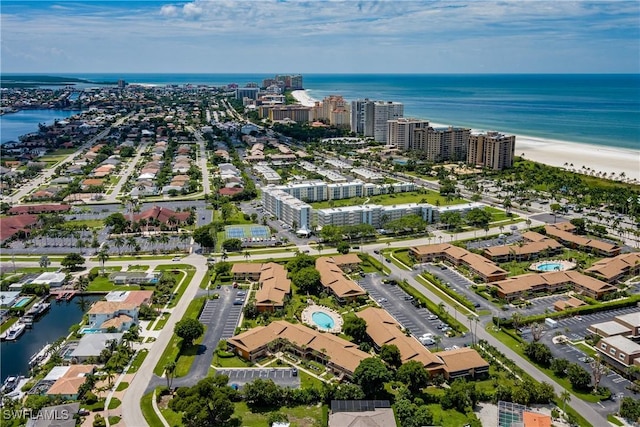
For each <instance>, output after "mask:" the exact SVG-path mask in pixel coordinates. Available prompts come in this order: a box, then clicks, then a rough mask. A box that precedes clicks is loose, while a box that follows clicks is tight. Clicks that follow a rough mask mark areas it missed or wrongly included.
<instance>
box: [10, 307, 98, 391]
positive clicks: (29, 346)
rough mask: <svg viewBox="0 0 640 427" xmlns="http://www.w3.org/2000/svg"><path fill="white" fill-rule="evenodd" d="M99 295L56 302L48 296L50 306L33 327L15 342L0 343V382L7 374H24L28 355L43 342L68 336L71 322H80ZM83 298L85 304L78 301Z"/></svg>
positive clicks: (37, 349)
mask: <svg viewBox="0 0 640 427" xmlns="http://www.w3.org/2000/svg"><path fill="white" fill-rule="evenodd" d="M101 298H102V296H101V295H91V296H86V297H79V296H76V297H74V298H73V299H72V300H71V301H69V302H56V300H55V298H51V299H50V300H49V301H50V302H51V309H50V310H49V311H48V312H47V313H46V314H45V315H44V316H42V317H41V318H40V320H39V321H37V322H35V323H34V324H33V328H31V329H27V330H25V332H24V333H23V334H22V336H21V337H20V338H18V340H17V341H13V342H9V341H3V342H0V357H1V358H2V361H1V363H2V370H1V371H2V372H1V373H0V374H1V375H0V376H1V378H0V381H1V382H4V380H5V378H7V377H10V376H15V375H27V374H28V373H29V359H31V356H33V355H34V354H36V353H37V352H38V351H40V349H41V348H42V347H44V346H45V345H46V344H48V343H52V342H54V341H55V340H57V339H58V338H60V337H66V336H67V335H69V328H70V327H71V325H73V324H76V323H78V322H80V320H82V315H83V314H84V313H85V312H86V311H87V310H88V309H89V307H91V304H92V303H93V302H94V301H97V300H99V299H101ZM83 300H84V303H81V302H82V301H83ZM83 305H84V307H83Z"/></svg>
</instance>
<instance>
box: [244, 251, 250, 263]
mask: <svg viewBox="0 0 640 427" xmlns="http://www.w3.org/2000/svg"><path fill="white" fill-rule="evenodd" d="M249 258H251V252H249V251H244V260H245V261H247V260H248V259H249Z"/></svg>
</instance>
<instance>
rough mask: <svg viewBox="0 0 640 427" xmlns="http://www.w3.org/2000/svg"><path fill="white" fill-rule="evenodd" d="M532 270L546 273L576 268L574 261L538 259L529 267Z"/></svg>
mask: <svg viewBox="0 0 640 427" xmlns="http://www.w3.org/2000/svg"><path fill="white" fill-rule="evenodd" d="M529 268H530V269H531V270H533V271H540V272H543V273H547V272H550V271H566V270H571V269H574V268H576V263H575V262H571V261H565V260H552V261H538V262H535V263H533V264H531V266H530V267H529Z"/></svg>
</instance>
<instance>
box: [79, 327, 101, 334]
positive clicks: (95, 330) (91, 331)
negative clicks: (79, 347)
mask: <svg viewBox="0 0 640 427" xmlns="http://www.w3.org/2000/svg"><path fill="white" fill-rule="evenodd" d="M101 332H102V329H98V328H82V329H80V333H81V334H99V333H101Z"/></svg>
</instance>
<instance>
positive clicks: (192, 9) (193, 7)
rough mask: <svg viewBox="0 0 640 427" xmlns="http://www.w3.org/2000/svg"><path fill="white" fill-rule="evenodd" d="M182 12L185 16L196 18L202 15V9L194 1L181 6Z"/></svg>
mask: <svg viewBox="0 0 640 427" xmlns="http://www.w3.org/2000/svg"><path fill="white" fill-rule="evenodd" d="M182 13H183V14H184V16H186V17H187V18H198V17H200V16H201V15H202V13H203V10H202V8H201V7H200V6H198V4H196V3H187V4H185V5H184V6H183V7H182Z"/></svg>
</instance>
